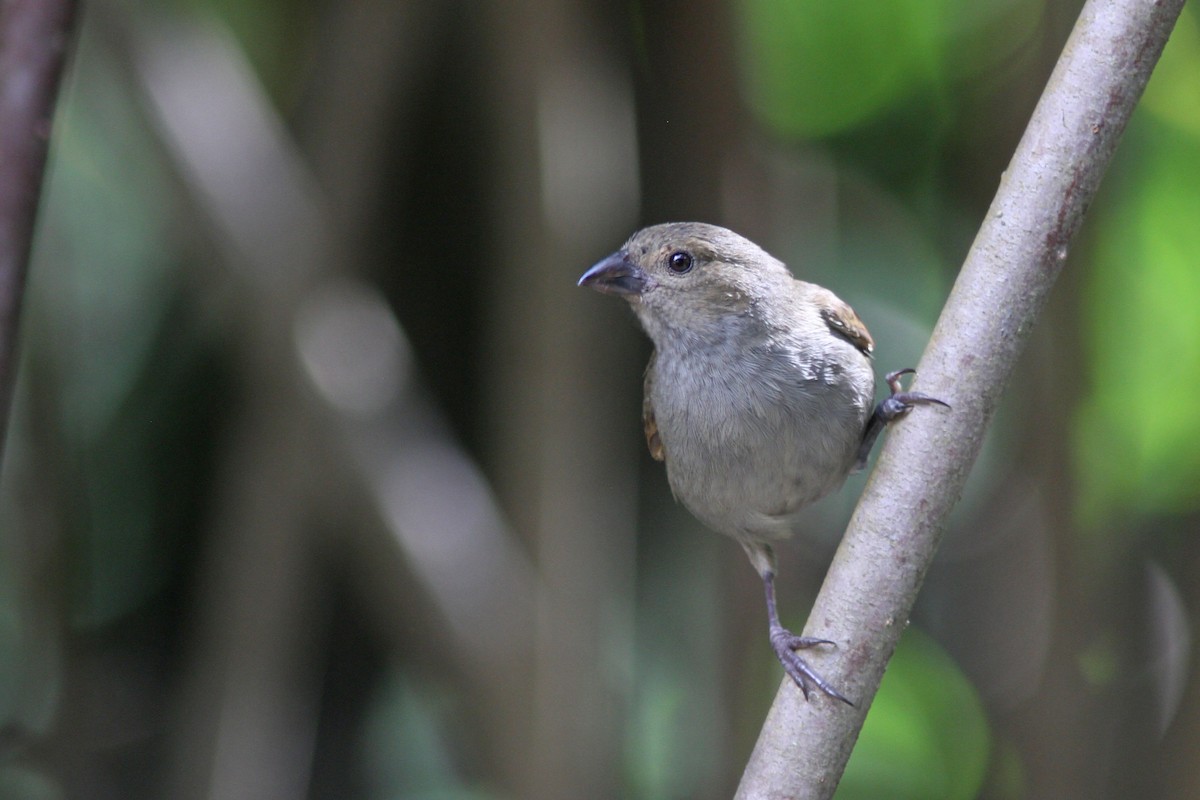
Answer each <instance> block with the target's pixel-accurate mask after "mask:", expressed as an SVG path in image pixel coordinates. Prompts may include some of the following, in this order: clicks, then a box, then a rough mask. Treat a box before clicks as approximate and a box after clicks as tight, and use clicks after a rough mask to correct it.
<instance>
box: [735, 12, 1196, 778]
mask: <svg viewBox="0 0 1200 800" xmlns="http://www.w3.org/2000/svg"><path fill="white" fill-rule="evenodd" d="M1182 7H1183V0H1160V2H1156V3H1148V2H1145V0H1091V2H1089V3H1088V4H1087V5H1086V6H1085V7H1084V9H1083V12H1082V13H1081V15H1080V17H1079V20H1078V22H1077V23H1076V25H1075V29H1074V31H1073V32H1072V34H1071V37H1070V39H1069V40H1068V41H1067V44H1066V47H1065V48H1064V50H1063V54H1062V56H1061V57H1060V59H1059V62H1058V65H1057V66H1056V67H1055V70H1054V72H1053V74H1052V75H1051V76H1050V81H1049V83H1048V84H1047V87H1046V90H1045V92H1044V93H1043V95H1042V98H1041V101H1040V102H1039V103H1038V106H1037V108H1036V110H1035V111H1034V114H1033V118H1032V119H1031V120H1030V123H1029V126H1028V127H1027V129H1026V131H1025V135H1024V137H1023V138H1022V139H1021V142H1020V144H1019V145H1018V146H1017V151H1016V153H1015V154H1014V156H1013V159H1012V161H1011V163H1010V165H1009V168H1008V170H1007V171H1006V172H1005V174H1004V175H1003V176H1002V178H1001V183H1000V188H999V191H998V192H997V194H996V198H995V199H994V200H993V202H992V206H991V208H990V209H989V210H988V213H987V217H986V219H985V221H984V223H983V226H982V227H981V229H980V231H979V234H978V235H977V237H976V239H975V242H974V244H973V246H972V248H971V251H970V253H969V254H968V255H967V259H966V262H965V263H964V265H963V268H962V272H961V273H960V275H959V278H958V281H957V283H956V284H955V287H954V290H953V292H952V293H951V295H950V298H949V300H948V301H947V303H946V307H945V309H944V310H943V312H942V316H941V319H940V320H939V321H938V325H937V328H936V329H935V330H934V333H933V338H932V340H931V341H930V344H929V347H928V348H927V350H926V352H925V355H924V357H923V358H922V360H921V363H920V373H921V388H922V389H924V390H925V391H927V392H929V393H930V394H933V395H935V396H937V397H942V398H945V399H946V400H947V401H949V402H950V403H951V405H952V406H953V411H952V412H949V413H938V412H935V411H929V410H925V411H922V412H918V413H915V414H913V415H912V416H911V417H910V418H909V419H907V420H906V421H905V422H904V423H903V424H901V425H898V426H896V430H895V431H893V433H892V434H891V436H890V437H889V441H888V443H887V446H886V447H885V448H884V450H883V453H882V454H881V457H880V459H879V464H878V467H877V468H876V470H875V472H874V474H873V475H872V477H871V481H870V483H869V484H868V485H867V488H866V490H865V491H864V493H863V497H862V499H861V501H860V502H859V505H858V508H857V510H856V512H855V514H854V517H853V519H852V520H851V522H850V526H849V528H848V530H847V531H846V535H845V538H844V539H843V541H842V545H841V547H840V548H839V550H838V553H837V555H836V557H835V558H834V561H833V564H832V566H831V567H830V570H829V574H828V576H827V578H826V580H825V584H824V586H823V587H822V590H821V593H820V595H819V596H818V598H817V601H816V603H815V605H814V606H813V611H812V614H811V615H810V617H809V620H810V622H811V623H812V624H811V625H810V626H809V629H808V630H806V634H807V635H819V636H822V637H828V638H830V639H833V640H835V641H837V642H839V643H840V647H839V650H838V652H837V656H836V657H835V658H831V659H830V661H831V662H832V663H831V665H822V670H823V671H824V672H825V675H826V677H827V678H829V679H830V681H831V682H832V683H833V685H835V686H838V687H840V688H841V689H842V690H843V691H845V692H846V694H847V695H848V696H850V697H851V698H854V699H855V701H856V702H857V706H856V707H854V708H850V707H843V706H841V705H839V704H836V703H833V702H831V701H828V700H827V699H826V698H823V697H820V698H816V699H814V701H813V702H811V703H810V702H805V701H804V699H803V698H802V697H801V695H800V692H799V691H798V690H797V689H796V687H795V686H793V685H792V684H791V682H790V681H784V685H783V686H782V687H781V689H780V691H779V693H778V695H777V696H776V698H775V703H774V705H773V706H772V708H771V711H770V713H769V715H768V717H767V720H766V723H765V724H764V726H763V730H762V732H761V734H760V737H759V740H758V744H757V745H756V747H755V749H754V752H753V754H752V755H751V757H750V762H749V764H748V765H747V767H746V771H745V774H744V776H743V779H742V783H741V786H740V787H739V789H738V794H737V796H738V797H740V798H764V797H771V798H774V797H789V798H793V797H796V798H799V797H804V798H808V797H830V796H832V794H833V792H834V790H835V789H836V788H837V784H838V781H839V780H840V778H841V775H842V771H843V769H844V768H845V765H846V762H847V761H848V759H849V757H850V752H851V749H852V747H853V744H854V742H855V740H856V739H857V737H858V733H859V730H860V729H861V728H862V724H863V720H864V719H865V717H866V714H867V709H868V708H869V707H870V703H871V700H872V698H873V697H874V694H875V692H876V690H877V689H878V687H879V682H880V680H881V679H882V677H883V672H884V669H885V667H886V665H887V662H888V659H889V658H890V657H891V654H892V652H893V650H894V649H895V647H896V643H897V641H898V640H899V638H900V635H901V633H902V632H903V631H904V628H905V627H906V625H907V620H908V616H909V613H910V611H911V610H912V607H913V603H914V601H915V599H916V594H917V590H918V589H919V587H920V585H921V582H922V580H923V578H924V576H925V572H926V570H927V569H928V567H929V564H930V562H931V561H932V559H933V555H934V552H935V550H936V548H937V545H938V542H939V540H940V538H941V533H942V528H943V525H944V522H945V519H946V518H947V516H948V515H949V513H950V510H951V508H952V507H953V506H954V504H955V503H956V502H957V500H958V498H959V495H960V494H961V492H962V488H963V485H964V483H965V482H966V479H967V475H968V473H969V472H970V469H971V466H972V464H973V463H974V461H975V457H976V456H977V455H978V453H979V449H980V446H981V444H982V442H983V437H984V433H985V431H986V430H987V427H988V424H989V422H990V421H991V418H992V415H993V413H994V412H995V409H996V405H997V403H998V402H999V399H1000V395H1001V392H1002V390H1003V389H1004V386H1005V384H1006V383H1007V380H1008V378H1009V376H1010V375H1011V373H1012V370H1013V368H1014V366H1015V364H1016V361H1017V358H1018V356H1019V355H1020V353H1021V351H1022V349H1023V345H1024V343H1025V340H1026V338H1027V337H1028V334H1029V331H1030V330H1031V329H1032V327H1033V323H1034V322H1035V321H1036V319H1037V317H1038V314H1039V312H1040V310H1041V308H1042V306H1043V304H1044V302H1045V299H1046V296H1047V294H1048V293H1049V291H1050V288H1051V287H1052V286H1053V284H1054V281H1055V279H1056V278H1057V276H1058V274H1059V272H1060V271H1061V269H1062V266H1063V264H1064V263H1065V262H1066V259H1067V252H1068V247H1069V245H1070V243H1071V239H1072V237H1073V236H1074V235H1075V233H1076V231H1077V230H1078V229H1079V226H1080V223H1081V221H1082V219H1083V216H1084V213H1085V211H1086V210H1087V207H1088V205H1089V203H1090V202H1091V200H1092V198H1093V196H1094V194H1095V192H1096V189H1097V187H1098V186H1099V183H1100V179H1101V177H1102V176H1103V174H1104V172H1105V169H1106V168H1107V166H1108V163H1109V160H1110V158H1111V157H1112V154H1113V152H1114V150H1115V149H1116V146H1117V142H1118V141H1119V140H1120V138H1121V134H1122V132H1123V131H1124V129H1125V124H1126V122H1127V121H1128V120H1129V117H1130V114H1131V113H1132V111H1133V108H1134V106H1135V105H1136V103H1137V101H1138V98H1139V97H1140V96H1141V94H1142V90H1143V89H1144V88H1145V86H1146V82H1147V81H1148V80H1149V77H1150V73H1151V71H1152V70H1153V68H1154V65H1155V64H1156V63H1157V61H1158V57H1159V55H1160V54H1161V53H1162V49H1163V47H1164V45H1165V44H1166V41H1167V38H1168V36H1169V35H1170V32H1171V29H1172V28H1173V26H1174V24H1175V20H1176V19H1177V17H1178V16H1179V13H1180V11H1181V10H1182Z"/></svg>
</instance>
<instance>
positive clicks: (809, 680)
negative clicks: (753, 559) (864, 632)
mask: <svg viewBox="0 0 1200 800" xmlns="http://www.w3.org/2000/svg"><path fill="white" fill-rule="evenodd" d="M762 579H763V589H764V590H765V591H766V594H767V617H768V619H769V621H770V626H771V647H772V648H773V649H774V650H775V655H776V656H777V657H778V658H779V663H780V664H783V669H784V671H785V672H787V674H788V675H790V676H791V678H792V680H794V681H795V682H796V685H797V686H799V687H800V691H802V692H804V699H805V700H807V699H809V694H810V693H811V692H812V687H813V686H816V687H817V688H818V689H820V690H821V691H822V692H824V693H825V694H827V695H829V696H830V697H832V698H834V699H835V700H841V701H842V702H843V703H846V704H847V705H851V706H852V705H854V703H851V702H850V700H848V699H847V698H846V696H845V695H843V694H842V693H841V692H839V691H838V690H837V689H834V688H833V687H832V686H830V685H829V684H828V683H826V682H825V679H824V678H822V677H821V676H820V675H818V674H817V673H816V671H815V670H814V669H813V668H812V667H810V666H809V665H808V663H807V662H805V660H804V659H803V658H801V657H800V656H799V654H798V653H797V652H796V651H797V650H804V649H806V648H809V647H816V646H817V645H821V644H833V642H831V641H829V640H828V639H814V638H812V637H809V636H797V635H796V634H794V633H792V632H791V631H789V630H788V629H787V628H785V627H783V625H782V624H781V623H780V622H779V611H778V609H776V607H775V573H774V572H770V571H766V572H764V573H763V576H762Z"/></svg>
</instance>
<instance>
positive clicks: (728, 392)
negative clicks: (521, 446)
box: [578, 222, 949, 705]
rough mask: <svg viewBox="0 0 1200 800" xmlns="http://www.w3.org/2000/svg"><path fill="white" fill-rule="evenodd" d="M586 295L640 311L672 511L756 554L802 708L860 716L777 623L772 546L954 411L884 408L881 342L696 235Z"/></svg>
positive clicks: (749, 250) (919, 397)
mask: <svg viewBox="0 0 1200 800" xmlns="http://www.w3.org/2000/svg"><path fill="white" fill-rule="evenodd" d="M578 285H579V286H583V287H588V288H591V289H594V290H596V291H599V292H602V293H605V294H611V295H617V296H619V297H622V298H624V299H625V300H626V301H628V303H629V305H630V306H631V307H632V308H633V311H634V314H635V315H636V317H637V319H638V321H639V322H640V323H641V326H642V328H643V329H644V330H645V332H646V334H647V335H648V336H649V338H650V340H651V342H652V344H653V346H654V347H653V352H652V354H651V357H650V362H649V364H648V365H647V367H646V372H645V379H644V387H643V388H644V399H643V406H642V422H643V429H644V432H645V437H646V444H647V446H648V448H649V450H650V455H651V456H652V457H653V458H654V459H655V460H657V461H662V462H664V463H665V465H666V471H667V481H668V483H669V485H670V487H671V491H672V493H673V494H674V496H675V498H676V499H677V500H678V501H679V502H680V503H682V504H683V505H684V506H685V507H686V508H687V509H688V510H689V511H690V512H691V513H692V514H693V515H694V516H695V517H696V518H697V519H699V520H700V522H702V523H703V524H704V525H706V526H707V527H709V528H711V529H712V530H714V531H716V532H718V533H722V534H725V535H726V536H729V537H731V538H733V539H734V540H735V541H737V542H738V543H739V544H741V546H742V547H743V548H744V549H745V551H746V555H747V556H749V559H750V563H751V564H752V565H753V566H754V568H755V569H756V570H757V571H758V574H759V576H760V577H761V579H762V583H763V589H764V593H765V596H766V604H767V617H768V631H769V637H770V643H771V647H772V649H773V650H774V652H775V655H776V656H777V657H778V659H779V661H780V663H781V664H782V665H783V668H784V671H785V672H786V673H787V674H788V675H789V676H790V677H791V678H792V680H793V681H794V682H795V683H796V685H797V686H798V687H799V688H800V690H801V692H802V693H803V695H804V698H805V699H806V700H808V699H810V695H811V694H812V693H813V692H814V690H820V691H821V692H822V693H824V694H825V695H827V696H829V697H831V698H834V699H836V700H840V701H842V702H844V703H847V704H849V705H853V703H852V702H851V701H850V699H849V698H847V697H846V696H845V695H844V694H842V693H841V692H839V691H838V690H837V689H836V688H834V687H833V686H832V685H830V683H829V682H827V681H826V680H825V679H824V678H822V677H821V675H820V674H819V673H818V672H817V671H816V670H814V669H813V668H812V667H811V666H810V665H809V664H808V663H807V662H806V661H805V659H804V658H803V657H802V656H801V655H800V652H799V651H801V650H806V649H809V648H812V647H817V646H820V645H831V646H832V645H834V642H832V641H830V640H828V639H821V638H815V637H805V636H798V635H796V634H794V633H792V632H791V631H790V630H788V629H787V628H785V627H784V626H783V624H782V623H781V622H780V620H779V611H778V608H777V605H776V599H775V576H776V572H777V563H776V557H775V552H774V548H773V545H774V544H775V543H777V542H779V541H780V540H783V539H786V538H788V537H790V536H791V535H792V534H793V533H795V531H796V528H797V527H798V522H799V519H798V515H799V512H800V511H801V509H803V508H804V507H805V506H808V505H809V504H811V503H814V502H816V501H817V500H820V499H821V498H822V497H825V496H826V495H828V494H830V493H831V492H833V491H834V490H836V489H838V488H839V487H840V486H841V485H842V483H843V482H844V481H845V479H846V477H847V476H848V475H849V474H851V473H852V472H855V471H858V470H861V469H863V468H864V467H865V466H866V462H867V457H868V456H869V454H870V452H871V449H872V446H873V445H874V443H875V441H876V439H877V438H878V437H879V434H880V432H881V431H882V430H883V429H884V428H885V427H886V426H887V425H888V424H889V423H891V422H893V421H895V420H897V419H899V418H901V417H903V416H904V415H906V414H907V413H908V412H909V411H910V410H911V409H912V408H913V407H915V406H919V405H940V406H945V407H947V408H948V407H949V406H948V404H947V403H945V402H943V401H942V400H939V399H937V398H934V397H931V396H929V395H926V394H923V393H920V392H914V391H904V390H903V388H902V385H901V377H902V376H903V375H906V374H910V373H913V372H914V370H912V369H902V370H897V371H895V372H891V373H888V374H887V375H886V378H885V379H886V382H887V385H888V387H889V389H890V394H889V395H888V396H887V397H886V398H884V399H883V400H882V401H881V402H879V403H875V399H874V398H875V371H874V368H873V363H872V353H873V351H874V347H875V344H874V340H873V339H872V338H871V334H870V333H869V332H868V331H867V328H866V326H865V325H864V324H863V323H862V321H861V320H860V319H859V318H858V315H857V314H855V313H854V310H853V309H852V308H851V307H850V306H849V305H848V304H846V303H845V302H844V301H842V300H841V299H840V298H839V297H837V295H835V294H834V293H833V292H831V291H829V290H828V289H825V288H823V287H821V286H818V285H816V284H814V283H808V282H806V281H803V280H799V279H797V278H795V277H794V276H793V275H792V273H791V271H790V270H789V269H788V268H787V266H786V265H785V264H784V263H783V262H782V261H780V260H779V259H777V258H775V257H773V256H771V255H770V254H768V253H767V252H766V251H765V250H763V249H762V248H761V247H759V246H758V245H757V244H755V243H754V242H752V241H750V240H749V239H746V238H745V237H743V236H740V235H739V234H737V233H734V232H733V231H731V230H728V229H726V228H723V227H719V226H716V225H710V224H706V223H700V222H672V223H665V224H661V225H654V226H651V227H648V228H643V229H642V230H639V231H637V232H636V233H634V234H633V235H632V236H631V237H630V238H629V239H628V241H626V242H625V244H624V245H623V246H622V247H621V248H620V249H619V250H617V251H616V252H614V253H613V254H611V255H609V256H607V257H606V258H604V259H602V260H600V261H599V262H597V263H596V264H595V265H594V266H593V267H591V269H589V270H587V271H586V272H585V273H584V274H583V276H582V277H581V278H580V279H579V281H578Z"/></svg>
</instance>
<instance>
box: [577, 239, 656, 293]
mask: <svg viewBox="0 0 1200 800" xmlns="http://www.w3.org/2000/svg"><path fill="white" fill-rule="evenodd" d="M649 284H650V278H649V276H647V275H646V271H645V270H643V269H642V268H641V267H639V266H638V265H637V264H634V263H633V261H631V260H630V258H629V254H628V253H626V252H625V251H624V250H618V251H617V252H615V253H613V254H612V255H611V256H608V257H607V258H605V259H604V260H602V261H600V262H599V263H597V264H596V265H595V266H594V267H592V268H591V269H589V270H588V271H587V272H585V273H583V277H582V278H580V279H579V285H580V286H589V287H591V288H592V289H595V290H596V291H597V292H604V293H605V294H619V295H625V296H629V295H639V294H641V293H642V292H644V291H646V288H647V287H648V286H649Z"/></svg>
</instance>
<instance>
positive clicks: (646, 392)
mask: <svg viewBox="0 0 1200 800" xmlns="http://www.w3.org/2000/svg"><path fill="white" fill-rule="evenodd" d="M657 358H658V351H657V350H655V351H653V352H652V353H651V354H650V363H649V364H647V365H646V378H645V381H644V383H643V387H642V388H643V395H642V430H643V431H645V433H646V446H647V447H649V448H650V457H651V458H653V459H654V460H655V461H665V460H666V458H667V451H666V449H665V448H664V447H663V443H662V437H661V436H659V435H658V423H657V422H655V420H654V403H653V402H651V400H650V389H651V388H652V387H653V386H654V361H655V359H657Z"/></svg>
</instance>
